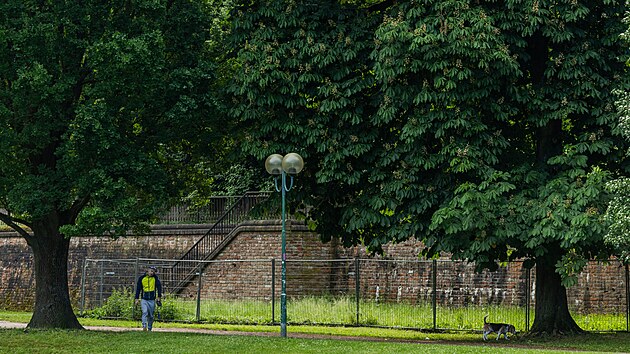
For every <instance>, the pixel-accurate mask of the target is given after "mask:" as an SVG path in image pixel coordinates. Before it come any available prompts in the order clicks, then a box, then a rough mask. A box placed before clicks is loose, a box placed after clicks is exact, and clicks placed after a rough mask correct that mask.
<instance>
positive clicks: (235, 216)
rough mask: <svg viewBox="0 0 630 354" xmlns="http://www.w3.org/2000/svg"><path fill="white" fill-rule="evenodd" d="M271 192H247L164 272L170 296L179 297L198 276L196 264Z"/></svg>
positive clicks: (208, 254)
mask: <svg viewBox="0 0 630 354" xmlns="http://www.w3.org/2000/svg"><path fill="white" fill-rule="evenodd" d="M270 195H271V192H247V193H245V194H244V195H243V196H242V197H240V198H239V199H238V200H236V202H235V203H234V205H232V207H230V208H229V209H228V210H227V211H226V212H225V213H224V214H223V215H222V216H221V217H220V218H219V219H218V220H217V221H216V222H215V223H214V225H213V226H212V227H211V228H210V229H209V230H208V232H206V233H205V234H204V235H203V236H202V237H201V238H200V239H199V240H198V241H197V242H196V243H195V244H194V245H193V246H192V247H191V248H190V249H189V250H188V252H186V253H185V254H184V255H183V256H182V257H180V258H179V260H178V261H176V262H175V263H174V264H173V265H172V266H171V267H170V268H168V269H166V271H167V272H166V273H167V274H168V276H167V277H165V278H166V279H168V280H169V282H170V284H171V285H172V287H171V291H172V293H174V294H175V293H179V292H180V291H181V290H183V289H184V287H185V285H186V284H187V283H188V282H190V281H191V280H192V279H193V278H194V277H195V276H196V275H197V273H198V272H199V262H195V261H203V260H206V259H207V258H208V257H209V256H210V255H211V254H213V253H216V252H215V251H216V249H217V248H218V247H220V246H221V245H222V244H223V241H224V240H225V239H226V238H227V236H228V235H229V234H230V232H231V231H232V230H234V229H235V228H236V227H237V226H238V225H239V224H240V223H241V222H243V221H245V220H246V219H247V216H248V214H249V212H250V211H251V210H252V209H253V208H254V206H256V205H257V204H258V203H259V202H261V201H263V200H265V199H268V198H269V196H270Z"/></svg>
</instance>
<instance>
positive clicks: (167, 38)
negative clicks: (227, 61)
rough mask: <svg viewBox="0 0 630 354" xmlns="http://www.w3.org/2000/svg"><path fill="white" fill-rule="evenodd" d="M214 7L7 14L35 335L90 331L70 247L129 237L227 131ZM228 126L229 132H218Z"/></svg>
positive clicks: (17, 4)
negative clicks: (78, 313)
mask: <svg viewBox="0 0 630 354" xmlns="http://www.w3.org/2000/svg"><path fill="white" fill-rule="evenodd" d="M218 9H220V7H213V6H212V2H211V1H207V2H205V1H198V2H190V1H177V0H174V1H154V0H151V1H149V0H138V1H131V2H130V1H82V2H71V1H43V2H42V1H28V0H11V1H5V2H3V3H2V4H1V5H0V149H2V152H3V153H2V154H1V155H0V220H1V221H3V222H5V223H7V224H8V225H10V226H12V227H13V228H14V229H15V230H17V231H18V232H19V233H20V234H21V235H22V236H23V237H24V238H25V239H26V241H27V243H28V244H29V246H30V247H31V248H32V250H33V254H34V261H35V274H36V304H35V309H34V313H33V318H32V320H31V322H30V324H29V327H67V328H72V327H80V325H79V323H78V322H77V321H76V317H75V316H74V314H73V312H72V309H71V306H70V301H69V295H68V287H67V254H68V245H69V240H68V237H69V236H71V235H74V234H77V233H88V232H89V233H96V234H101V233H110V234H113V235H121V234H123V233H124V232H126V231H127V230H128V229H130V228H133V227H135V226H138V225H140V222H141V221H147V220H149V218H150V217H151V216H152V215H154V213H155V212H156V210H157V208H158V207H160V206H162V205H163V204H164V203H165V201H167V200H168V198H172V197H174V196H177V195H178V193H179V190H180V187H181V186H182V183H180V179H179V178H177V176H178V175H182V174H185V173H186V171H187V169H188V166H194V161H195V158H196V156H198V155H197V153H198V152H200V151H206V152H207V151H212V149H213V146H212V144H215V143H217V142H218V141H220V139H221V137H222V129H223V127H227V126H228V125H229V124H228V123H229V122H226V121H225V119H223V117H221V115H220V114H219V113H218V106H219V104H218V97H217V96H216V95H215V94H214V92H215V91H216V86H217V85H220V84H221V82H224V81H225V80H226V79H227V78H228V77H229V75H227V73H226V72H225V69H223V68H222V67H219V66H217V64H216V61H215V59H216V58H219V57H221V56H222V55H224V53H225V52H224V50H223V49H222V48H219V47H218V46H219V44H220V43H219V42H217V41H216V40H213V38H215V37H213V34H216V33H218V32H217V31H213V30H212V29H213V28H218V29H220V28H221V27H216V26H214V27H213V24H215V25H219V26H220V25H222V24H221V23H220V22H216V21H214V22H213V20H215V19H217V18H220V16H218V14H213V11H219V10H218ZM219 128H220V129H219Z"/></svg>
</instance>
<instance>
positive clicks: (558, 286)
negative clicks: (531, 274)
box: [530, 257, 584, 335]
mask: <svg viewBox="0 0 630 354" xmlns="http://www.w3.org/2000/svg"><path fill="white" fill-rule="evenodd" d="M552 258H553V259H552V260H550V259H540V260H537V261H536V294H535V295H536V309H535V318H534V324H533V325H532V328H531V330H530V334H534V335H537V334H552V335H561V334H576V333H583V332H584V331H583V330H582V329H581V328H580V326H578V325H577V323H575V321H574V320H573V317H571V314H570V313H569V306H568V304H567V290H566V288H565V287H564V285H562V283H561V279H560V274H558V273H556V269H555V260H556V259H555V258H556V257H552Z"/></svg>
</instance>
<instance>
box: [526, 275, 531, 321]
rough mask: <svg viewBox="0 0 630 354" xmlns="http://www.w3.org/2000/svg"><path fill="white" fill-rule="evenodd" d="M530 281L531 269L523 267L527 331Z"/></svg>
mask: <svg viewBox="0 0 630 354" xmlns="http://www.w3.org/2000/svg"><path fill="white" fill-rule="evenodd" d="M531 282H532V269H531V268H526V269H525V331H527V332H529V321H530V319H529V316H530V307H531V299H530V296H529V292H530V291H531V290H530V289H531Z"/></svg>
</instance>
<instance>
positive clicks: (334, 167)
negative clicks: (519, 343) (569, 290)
mask: <svg viewBox="0 0 630 354" xmlns="http://www.w3.org/2000/svg"><path fill="white" fill-rule="evenodd" d="M626 11H627V4H626V2H625V1H612V0H600V1H578V0H550V1H539V0H531V1H516V0H505V1H477V2H474V3H471V2H469V1H459V0H448V1H445V0H434V1H431V0H430V1H383V2H378V3H374V2H370V3H363V2H343V3H341V4H340V3H339V2H338V1H330V0H320V1H309V2H301V1H289V2H285V1H273V0H269V1H254V2H241V3H240V6H239V7H238V9H237V10H236V11H235V13H234V15H235V20H234V35H233V40H234V46H235V48H237V49H238V53H237V55H238V59H239V61H240V63H241V65H242V66H241V70H240V71H239V75H237V76H236V78H235V82H234V83H233V85H232V86H231V88H230V90H231V92H232V93H233V95H234V103H235V107H234V109H233V111H232V113H233V115H234V116H235V117H238V118H239V119H241V120H242V122H243V123H242V124H243V125H244V126H246V127H247V128H248V130H247V135H246V136H245V138H244V139H243V148H244V150H245V151H246V152H247V153H249V154H250V155H252V156H255V157H257V158H259V159H260V160H261V161H262V160H263V159H264V158H265V157H266V156H267V155H269V154H271V153H276V152H279V153H286V152H290V151H295V152H298V153H300V154H302V156H303V157H304V158H305V161H306V168H305V172H303V173H302V174H300V182H299V186H300V188H301V194H300V195H296V197H298V198H300V199H301V200H303V201H304V202H305V203H306V204H308V205H310V206H312V207H313V208H312V210H311V211H310V214H309V218H310V221H311V225H313V227H314V229H315V230H317V231H318V232H319V233H320V234H321V235H322V236H323V238H324V240H330V239H331V238H336V237H338V238H340V239H342V240H343V241H344V244H346V245H353V244H361V243H363V244H365V245H367V246H368V247H369V248H370V249H372V250H376V251H378V250H380V248H381V246H382V245H383V244H385V243H387V242H392V241H393V242H399V241H403V240H406V239H409V238H411V237H415V238H417V239H419V240H422V241H424V244H425V246H426V249H425V251H424V255H426V256H429V257H430V256H434V255H437V254H439V253H440V252H443V251H446V252H449V253H450V254H451V255H452V256H453V257H454V258H459V259H468V260H471V261H475V262H476V263H477V265H478V266H479V267H480V268H489V269H494V268H496V267H497V266H498V262H500V261H506V260H510V259H516V258H525V259H527V260H528V262H529V263H528V265H530V266H533V265H534V264H536V266H537V269H538V270H539V271H540V272H541V273H540V274H539V275H540V277H539V278H540V279H537V281H541V282H543V283H546V284H547V285H549V284H552V285H553V284H558V286H559V283H560V279H562V282H563V284H565V285H570V284H572V283H573V282H574V281H575V274H576V273H577V272H579V271H580V270H581V269H582V267H583V265H584V264H585V260H586V259H589V258H597V257H602V258H604V257H608V256H609V254H610V251H611V250H610V249H609V247H607V245H606V244H605V243H604V235H605V234H606V232H607V226H608V225H607V223H606V222H605V219H604V217H603V215H604V212H605V211H606V208H607V205H608V201H609V195H608V193H607V192H606V191H605V189H604V186H605V183H606V182H607V181H609V180H611V179H612V178H615V177H616V176H618V175H627V174H628V173H630V165H629V164H628V159H627V157H626V155H625V152H626V150H627V147H628V141H627V140H625V139H624V138H623V137H621V136H620V135H619V128H618V126H619V120H618V112H617V111H616V110H615V107H614V101H615V98H614V95H613V93H612V90H613V89H614V88H619V89H621V90H622V91H623V90H626V89H627V84H628V75H627V74H626V73H625V66H624V63H625V60H626V58H627V54H628V49H627V46H626V43H625V42H623V41H621V40H620V34H621V33H622V32H623V31H624V30H626V29H627V24H625V23H624V22H623V16H624V15H625V12H626ZM554 273H557V274H561V275H562V277H561V278H560V277H558V278H557V279H556V278H554V277H550V278H548V279H543V275H548V274H554ZM543 283H541V284H538V285H537V289H538V290H540V291H543V292H544V291H546V290H547V289H551V288H554V289H553V290H550V291H551V292H553V293H549V294H547V295H544V294H541V295H540V299H538V301H537V304H538V303H540V304H543V303H547V301H545V300H543V298H547V299H549V301H555V300H553V299H556V298H566V296H565V295H564V288H563V287H558V288H555V286H556V285H553V286H547V285H545V286H543V287H542V289H541V285H543ZM537 298H538V294H537ZM565 301H566V300H565ZM563 307H566V303H564V304H561V306H552V307H551V308H554V309H555V308H563ZM542 312H544V309H543V308H540V309H538V308H537V313H542ZM548 315H549V317H548V320H549V322H548V323H550V325H549V326H547V327H546V329H545V330H547V329H548V330H550V331H551V330H553V331H554V332H555V331H563V330H564V329H567V330H568V331H574V330H578V329H577V326H575V325H574V324H570V325H568V326H566V327H563V326H559V327H554V326H555V324H554V323H553V322H554V321H556V324H557V321H558V319H560V318H562V320H560V322H562V321H564V318H567V317H568V318H570V316H568V311H567V310H564V314H563V315H558V316H556V315H555V314H554V313H551V312H550V313H549V314H548ZM552 317H555V319H554V318H552ZM541 318H542V317H541ZM537 320H538V318H537ZM541 321H542V320H541ZM568 322H570V321H568ZM534 327H537V326H534Z"/></svg>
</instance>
